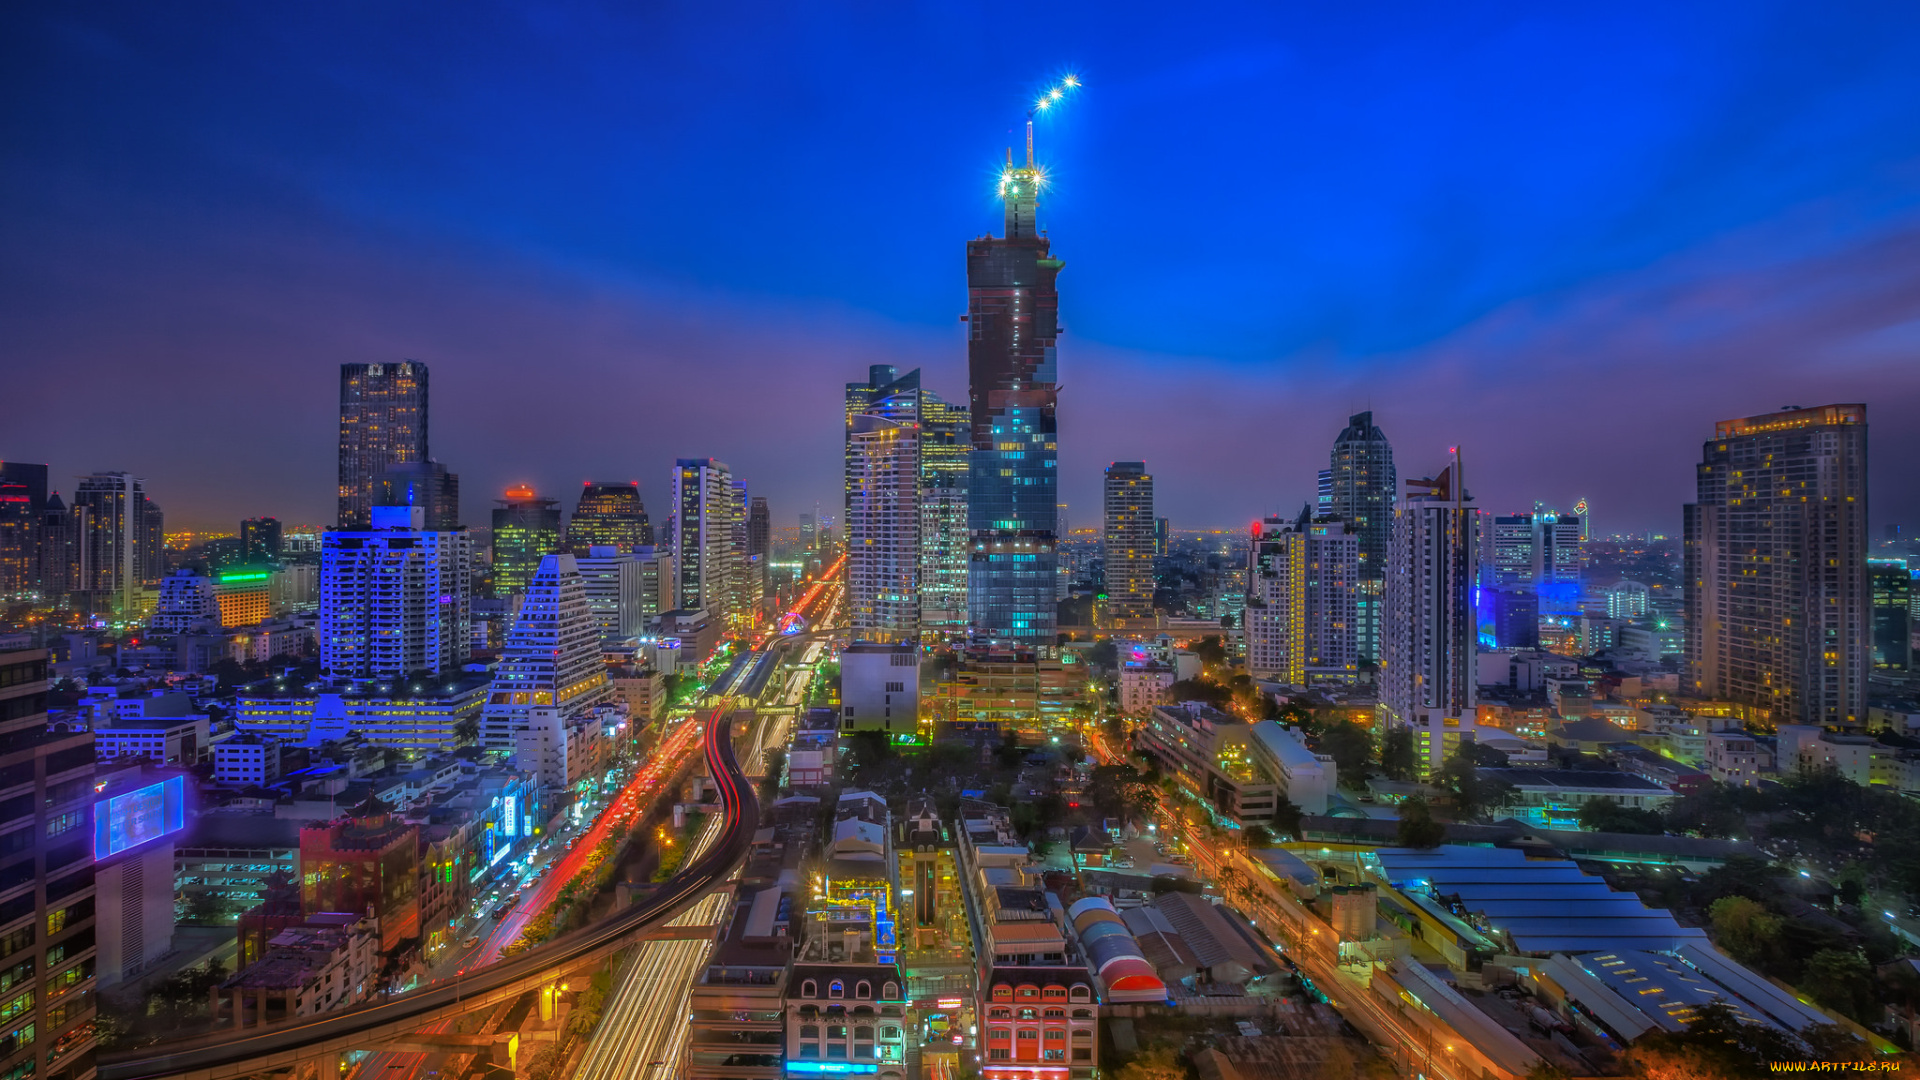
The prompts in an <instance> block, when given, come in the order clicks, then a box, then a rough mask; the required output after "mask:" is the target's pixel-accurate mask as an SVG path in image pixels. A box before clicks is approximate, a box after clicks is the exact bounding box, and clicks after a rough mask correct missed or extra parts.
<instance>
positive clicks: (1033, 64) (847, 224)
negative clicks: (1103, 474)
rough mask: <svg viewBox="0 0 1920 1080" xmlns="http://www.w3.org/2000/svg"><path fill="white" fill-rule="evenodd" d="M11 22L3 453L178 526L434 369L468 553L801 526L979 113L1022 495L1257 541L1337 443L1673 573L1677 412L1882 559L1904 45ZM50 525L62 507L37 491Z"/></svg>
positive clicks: (1623, 13)
mask: <svg viewBox="0 0 1920 1080" xmlns="http://www.w3.org/2000/svg"><path fill="white" fill-rule="evenodd" d="M638 7H639V6H636V5H605V6H602V5H574V4H555V3H544V4H540V5H530V6H524V7H522V6H508V5H499V4H494V5H487V4H473V5H420V4H412V5H409V4H342V5H335V6H331V7H326V8H311V9H288V8H269V7H262V6H259V5H246V4H230V5H221V4H200V5H192V6H189V7H184V8H182V7H160V6H153V5H140V4H131V3H128V4H102V5H91V6H85V7H82V6H80V5H52V4H46V5H35V4H26V5H14V6H11V7H9V8H8V9H7V10H6V12H5V13H4V14H0V88H3V89H0V125H4V126H3V127H0V231H3V234H4V235H5V236H6V237H7V240H6V242H5V243H3V244H0V378H4V381H5V384H6V385H8V386H9V387H10V388H11V389H10V392H9V394H8V397H9V399H10V400H11V401H13V402H30V403H34V404H32V405H31V406H30V407H28V408H26V409H24V410H21V411H18V412H15V411H13V410H12V409H10V410H9V416H8V419H7V422H6V424H5V426H4V427H0V457H8V458H20V459H37V460H46V461H49V462H51V463H53V465H54V467H55V471H56V474H58V475H61V476H66V475H71V474H73V473H78V472H82V471H87V470H91V469H98V468H124V469H129V470H132V471H135V472H139V473H142V474H143V475H147V476H148V477H149V478H150V479H151V481H152V486H153V489H154V491H155V497H156V499H157V500H158V501H159V502H160V503H161V504H162V505H163V506H164V507H166V508H167V510H168V511H169V513H170V514H171V515H173V518H172V519H173V520H174V521H176V522H179V523H181V524H189V523H192V524H219V523H222V522H225V521H227V520H229V519H236V518H237V517H239V516H241V515H245V514H256V513H268V514H276V515H278V516H281V517H283V518H287V519H290V520H299V521H320V520H323V519H324V518H325V517H326V516H327V515H328V514H329V513H330V511H331V503H330V498H329V496H330V492H331V489H332V483H333V477H332V468H333V454H332V439H333V434H332V429H333V423H334V417H333V401H332V399H331V394H332V391H333V387H334V386H335V381H336V374H335V372H336V367H335V366H336V365H337V364H339V363H341V362H346V361H372V360H383V359H397V358H400V357H411V358H415V359H419V360H424V361H426V362H428V363H429V364H430V365H431V368H432V371H433V384H434V415H433V430H434V438H433V444H434V451H435V454H436V456H437V457H439V458H440V459H441V460H443V461H445V462H447V463H448V464H449V465H450V466H451V467H452V468H454V469H455V470H456V471H458V472H460V473H461V474H462V476H463V477H464V479H465V489H466V513H467V516H468V518H469V520H479V517H480V511H481V510H482V508H483V507H484V506H485V505H486V504H485V502H484V501H483V500H484V499H485V498H487V497H489V496H490V495H491V494H492V493H494V492H495V491H497V490H498V489H499V488H501V487H503V486H505V484H507V483H508V482H512V481H529V482H533V483H535V484H536V485H537V486H540V487H542V488H545V489H551V490H554V491H555V492H557V493H560V494H562V495H564V496H570V494H571V489H572V487H573V486H574V485H577V484H578V483H579V481H581V480H583V479H586V478H588V477H594V478H608V479H610V478H622V479H638V480H640V481H641V482H642V484H643V488H644V491H645V493H646V494H647V496H648V498H649V501H650V502H657V501H660V500H662V499H663V498H664V492H665V478H666V475H667V470H668V467H669V464H670V461H671V459H672V458H673V457H675V456H707V455H712V456H716V457H720V458H722V459H723V460H727V461H729V462H730V463H731V464H733V465H734V467H735V469H736V470H737V471H738V472H739V473H741V474H743V475H745V476H746V477H747V478H748V480H749V482H750V483H751V484H752V485H753V487H754V489H755V490H756V491H758V492H762V493H765V494H767V495H768V496H769V497H770V498H771V500H772V502H773V506H774V510H775V514H776V516H777V517H778V518H779V519H782V520H791V517H792V515H793V514H795V513H798V512H800V511H801V510H803V509H811V507H812V504H813V502H814V501H815V500H821V501H825V502H828V503H831V502H833V501H835V500H836V494H835V493H836V492H837V490H838V477H837V468H838V461H839V457H838V442H839V437H840V436H839V428H838V424H839V420H838V405H837V398H838V394H839V389H838V385H839V384H840V383H841V382H844V381H846V380H847V379H851V378H856V377H859V376H860V375H861V374H862V373H863V372H864V369H865V366H866V365H867V364H869V363H876V362H892V363H896V364H899V365H900V366H902V367H910V366H916V365H917V366H921V367H923V368H925V369H926V372H927V378H928V381H929V383H930V384H931V385H932V386H934V387H935V388H936V389H944V390H945V391H947V392H948V393H949V394H950V395H952V396H955V397H959V396H963V394H964V379H965V348H964V340H963V338H962V336H961V331H960V324H959V323H958V320H957V316H958V315H959V313H960V312H962V311H963V310H964V307H965V302H966V298H965V279H964V265H963V258H962V256H963V248H962V244H963V242H964V240H966V239H967V238H969V237H971V236H975V235H979V234H981V233H983V232H986V231H988V230H989V229H997V227H998V221H999V218H998V213H997V208H996V206H995V204H994V199H993V184H992V177H993V175H994V172H995V167H996V164H997V162H998V161H999V160H1000V159H1001V155H1002V154H1003V153H1004V152H1005V148H1006V147H1007V146H1008V145H1009V144H1012V143H1016V142H1017V141H1018V139H1019V137H1020V135H1019V126H1020V124H1021V122H1022V120H1023V118H1024V115H1025V106H1026V103H1027V101H1028V100H1029V98H1030V97H1031V96H1032V95H1033V94H1034V93H1035V92H1037V91H1038V90H1040V89H1041V88H1043V87H1045V86H1046V85H1048V84H1049V83H1050V82H1051V81H1052V80H1053V79H1055V78H1057V77H1058V76H1059V75H1060V74H1062V73H1065V72H1068V71H1072V72H1075V73H1077V74H1079V75H1080V77H1081V78H1082V79H1083V81H1084V83H1085V88H1084V90H1083V91H1082V92H1081V93H1080V94H1079V95H1078V97H1077V99H1076V100H1074V101H1072V102H1071V103H1070V106H1069V107H1068V108H1066V109H1064V110H1062V111H1061V113H1060V114H1059V115H1058V116H1056V117H1050V118H1047V119H1044V120H1043V121H1042V122H1041V124H1040V126H1039V130H1038V133H1037V138H1038V142H1039V148H1040V156H1041V158H1042V159H1043V160H1045V161H1046V162H1048V163H1049V165H1050V167H1051V169H1052V171H1053V175H1054V178H1055V181H1054V186H1053V188H1052V190H1051V191H1050V192H1049V193H1048V196H1047V198H1046V200H1045V202H1044V203H1043V208H1042V223H1043V224H1044V225H1045V226H1046V227H1047V228H1048V229H1049V230H1050V233H1051V235H1052V237H1053V239H1054V242H1055V250H1056V253H1057V254H1059V255H1060V256H1061V257H1063V258H1064V259H1065V260H1066V271H1065V272H1064V273H1063V274H1062V276H1061V290H1062V320H1063V322H1064V324H1065V325H1066V328H1067V333H1066V335H1065V336H1064V337H1063V339H1062V342H1061V365H1060V370H1061V379H1062V384H1063V391H1062V406H1061V409H1062V412H1061V421H1060V424H1061V431H1062V454H1061V457H1062V462H1061V468H1062V480H1063V497H1064V498H1065V499H1066V500H1067V501H1068V502H1069V504H1070V509H1069V517H1070V519H1071V520H1073V521H1075V522H1076V523H1079V524H1092V523H1093V520H1094V514H1095V513H1096V511H1095V506H1096V501H1095V493H1096V491H1097V483H1098V476H1099V470H1100V469H1101V468H1102V467H1103V466H1104V465H1105V464H1106V462H1108V461H1110V460H1114V459H1144V460H1146V461H1147V462H1148V464H1149V466H1150V467H1151V468H1152V470H1153V471H1154V473H1155V474H1156V477H1157V478H1158V487H1159V496H1160V503H1161V508H1162V511H1163V512H1164V513H1167V514H1168V515H1169V516H1171V517H1173V518H1174V520H1175V522H1176V523H1177V524H1193V525H1199V524H1231V523H1236V522H1243V521H1245V520H1247V519H1249V518H1251V517H1254V516H1257V515H1259V514H1261V513H1266V512H1272V511H1276V510H1292V509H1294V508H1296V507H1297V505H1298V503H1299V502H1300V500H1301V499H1302V498H1304V497H1305V496H1306V495H1307V493H1308V492H1309V491H1310V489H1311V486H1312V479H1313V472H1314V470H1315V469H1317V468H1320V467H1324V463H1325V462H1324V459H1325V453H1326V448H1327V445H1328V443H1329V442H1330V441H1331V439H1332V437H1333V434H1334V433H1335V432H1336V431H1337V430H1338V429H1339V428H1340V427H1341V426H1342V425H1343V423H1344V419H1345V416H1346V414H1347V413H1348V412H1349V411H1351V410H1355V409H1359V408H1366V407H1371V408H1373V409H1374V411H1375V413H1376V418H1377V421H1378V422H1379V423H1380V424H1381V426H1382V427H1383V428H1385V429H1386V431H1387V433H1388V435H1389V436H1390V437H1391V438H1392V439H1393V440H1394V442H1395V445H1396V451H1397V455H1398V457H1399V460H1400V463H1401V471H1402V473H1403V475H1414V474H1417V473H1421V472H1424V471H1426V470H1428V469H1430V468H1435V467H1438V465H1439V464H1440V463H1441V460H1442V457H1443V456H1444V452H1445V448H1446V447H1447V446H1449V445H1452V444H1456V443H1458V444H1462V445H1465V446H1467V447H1469V448H1471V454H1472V457H1471V458H1470V464H1471V465H1472V467H1473V469H1474V475H1472V476H1471V477H1470V486H1471V487H1472V488H1473V489H1474V490H1475V493H1476V495H1477V496H1478V497H1479V499H1480V501H1481V502H1482V503H1483V504H1484V505H1487V506H1489V507H1491V508H1495V509H1502V510H1504V509H1508V508H1510V507H1519V506H1526V505H1530V504H1531V503H1532V502H1533V501H1534V500H1536V499H1540V500H1545V501H1547V502H1549V503H1558V504H1560V505H1567V504H1570V503H1571V502H1572V501H1573V500H1574V499H1575V498H1576V497H1579V496H1586V497H1587V498H1588V499H1589V501H1590V502H1591V503H1592V504H1593V505H1594V507H1595V510H1596V515H1597V519H1596V523H1597V525H1598V527H1599V528H1600V529H1601V530H1602V531H1612V530H1614V529H1635V530H1640V529H1662V530H1674V529H1677V526H1678V517H1679V505H1680V503H1682V502H1683V501H1685V500H1686V498H1687V497H1688V495H1689V494H1690V489H1691V474H1692V470H1691V463H1692V462H1693V461H1694V460H1696V455H1697V454H1698V451H1699V445H1700V443H1701V441H1702V440H1704V439H1705V438H1706V437H1707V435H1708V434H1710V433H1711V430H1712V423H1713V421H1714V420H1716V419H1719V418H1722V417H1726V416H1735V415H1744V414H1748V413H1754V412H1763V411H1768V410H1771V409H1773V408H1776V407H1778V406H1780V405H1783V404H1817V403H1821V402H1827V401H1866V402H1867V403H1868V405H1869V409H1870V414H1869V415H1870V419H1871V420H1872V422H1873V425H1874V430H1873V458H1874V469H1873V483H1874V488H1873V500H1874V516H1875V518H1876V519H1877V520H1879V521H1882V522H1887V521H1904V522H1908V523H1910V524H1912V525H1916V526H1920V480H1916V478H1915V476H1916V474H1915V471H1914V469H1913V468H1912V466H1911V464H1910V463H1911V462H1913V461H1914V460H1915V459H1916V456H1920V423H1916V420H1915V417H1916V415H1920V408H1917V407H1920V258H1917V257H1916V256H1920V64H1915V63H1913V60H1912V58H1913V57H1914V56H1915V55H1920V9H1916V8H1914V7H1912V6H1911V5H1893V4H1888V5H1847V4H1824V5H1817V6H1816V5H1804V4H1802V5H1772V4H1765V3H1755V2H1748V3H1738V4H1731V3H1729V4H1686V5H1675V4H1660V5H1652V4H1648V5H1634V4H1618V3H1615V4H1606V5H1588V6H1583V7H1577V6H1571V5H1569V6H1564V7H1559V8H1543V7H1542V6H1540V5H1525V6H1522V5H1471V4H1467V5H1450V6H1447V7H1445V8H1439V7H1435V6H1433V5H1413V4H1409V5H1304V4H1290V5H1273V4H1254V5H1245V6H1241V7H1234V6H1230V5H1220V6H1210V7H1208V8H1207V9H1206V10H1204V11H1201V10H1194V9H1192V8H1190V7H1187V6H1180V5H1164V4H1161V5H1126V4H1102V5H1075V4H1049V5H1032V4H1027V5H879V4H858V5H831V4H824V3H823V4H806V5H792V6H788V7H775V6H772V5H717V4H711V3H707V4H683V5H671V4H660V5H648V6H647V7H646V9H645V10H638ZM57 486H62V487H67V486H70V482H69V483H68V484H61V485H57Z"/></svg>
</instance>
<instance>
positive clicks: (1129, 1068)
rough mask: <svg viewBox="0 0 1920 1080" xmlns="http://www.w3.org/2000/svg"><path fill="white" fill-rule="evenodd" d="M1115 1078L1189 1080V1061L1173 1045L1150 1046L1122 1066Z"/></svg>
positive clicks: (1119, 1079) (1117, 1079)
mask: <svg viewBox="0 0 1920 1080" xmlns="http://www.w3.org/2000/svg"><path fill="white" fill-rule="evenodd" d="M1114 1080H1187V1061H1186V1059H1185V1058H1184V1057H1182V1056H1181V1055H1180V1052H1179V1051H1177V1050H1175V1049H1174V1048H1173V1047H1170V1046H1155V1047H1150V1048H1148V1049H1146V1050H1142V1051H1141V1052H1140V1053H1138V1054H1136V1055H1134V1058H1133V1060H1132V1061H1129V1062H1127V1063H1126V1064H1125V1065H1122V1066H1120V1069H1119V1071H1117V1072H1116V1073H1114Z"/></svg>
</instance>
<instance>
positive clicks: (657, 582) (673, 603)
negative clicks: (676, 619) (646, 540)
mask: <svg viewBox="0 0 1920 1080" xmlns="http://www.w3.org/2000/svg"><path fill="white" fill-rule="evenodd" d="M633 558H634V561H635V562H637V563H639V564H640V616H641V620H642V625H643V626H644V625H645V624H647V623H651V622H652V621H653V619H654V617H655V616H658V615H661V614H664V613H666V612H669V611H674V610H677V609H678V608H679V607H680V592H679V588H680V575H679V574H678V573H677V572H676V571H675V569H674V564H673V552H671V551H669V550H667V549H666V548H663V547H643V548H641V549H639V550H638V551H635V552H634V553H633Z"/></svg>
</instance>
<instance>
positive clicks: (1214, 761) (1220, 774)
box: [1133, 701, 1280, 825]
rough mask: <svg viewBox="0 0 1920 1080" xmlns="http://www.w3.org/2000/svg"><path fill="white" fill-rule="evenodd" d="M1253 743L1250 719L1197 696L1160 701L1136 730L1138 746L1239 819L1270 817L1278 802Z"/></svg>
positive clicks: (1226, 815) (1221, 813) (1229, 817)
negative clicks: (1195, 699) (1169, 703)
mask: <svg viewBox="0 0 1920 1080" xmlns="http://www.w3.org/2000/svg"><path fill="white" fill-rule="evenodd" d="M1251 743H1252V725H1250V724H1248V723H1247V722H1246V721H1245V720H1242V719H1241V718H1239V717H1237V716H1234V715H1233V714H1231V713H1225V712H1221V711H1220V710H1218V709H1215V708H1212V707H1211V706H1208V705H1204V704H1202V703H1200V702H1198V701H1185V702H1180V703H1179V704H1175V705H1162V706H1159V707H1157V708H1155V709H1153V710H1152V711H1151V712H1149V713H1148V714H1147V719H1146V721H1145V722H1144V723H1141V724H1140V725H1139V726H1138V727H1136V728H1135V729H1134V733H1133V744H1134V747H1135V748H1136V749H1138V750H1139V751H1140V752H1141V753H1143V754H1146V755H1148V756H1149V757H1151V758H1153V759H1154V760H1155V761H1157V762H1158V763H1159V766H1160V769H1161V771H1163V772H1166V773H1170V774H1172V775H1173V776H1175V777H1177V778H1178V779H1179V780H1180V781H1181V782H1182V783H1183V784H1185V785H1186V786H1187V788H1188V789H1189V790H1191V791H1192V792H1193V793H1194V795H1196V796H1197V797H1199V798H1200V799H1201V800H1202V801H1204V802H1206V803H1207V804H1208V805H1209V806H1210V807H1211V808H1212V809H1213V812H1214V813H1215V814H1216V815H1217V816H1218V817H1220V818H1222V819H1223V820H1226V821H1230V822H1232V823H1233V824H1235V825H1246V824H1252V823H1257V822H1262V821H1268V820H1271V819H1272V817H1273V811H1274V809H1275V807H1276V806H1277V805H1278V802H1277V800H1278V796H1279V791H1280V788H1279V785H1278V784H1277V783H1275V782H1274V779H1273V778H1272V777H1270V776H1268V775H1267V774H1266V773H1265V772H1264V771H1263V770H1262V769H1261V767H1260V765H1259V764H1258V762H1257V760H1256V758H1255V756H1254V751H1253V748H1252V746H1251Z"/></svg>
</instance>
